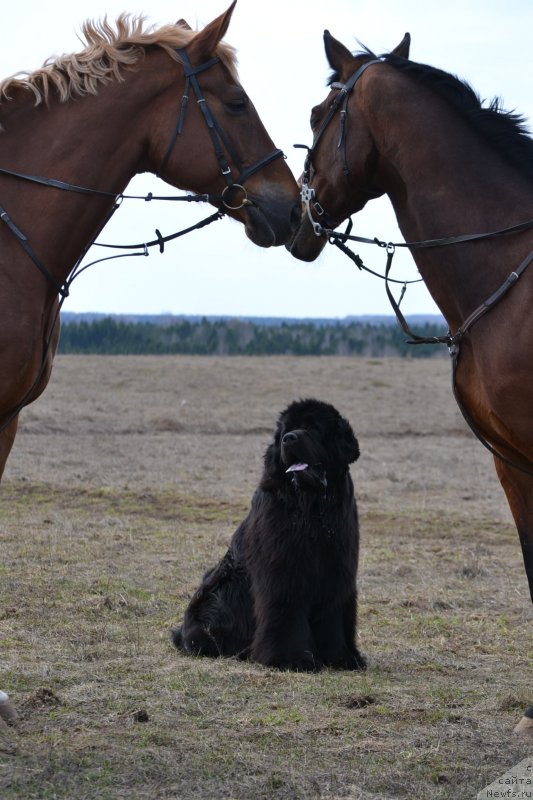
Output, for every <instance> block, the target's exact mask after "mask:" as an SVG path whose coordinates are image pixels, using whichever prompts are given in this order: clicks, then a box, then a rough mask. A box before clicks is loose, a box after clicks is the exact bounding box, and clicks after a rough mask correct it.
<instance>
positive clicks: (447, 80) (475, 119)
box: [328, 48, 533, 180]
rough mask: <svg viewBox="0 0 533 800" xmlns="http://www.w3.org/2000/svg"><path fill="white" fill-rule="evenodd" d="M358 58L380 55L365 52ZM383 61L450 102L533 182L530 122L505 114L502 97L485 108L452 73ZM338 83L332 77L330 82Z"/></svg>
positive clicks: (389, 57)
mask: <svg viewBox="0 0 533 800" xmlns="http://www.w3.org/2000/svg"><path fill="white" fill-rule="evenodd" d="M356 55H358V56H362V55H364V56H371V57H373V58H376V56H375V55H374V54H373V53H372V52H371V51H370V50H368V49H366V48H365V49H364V50H363V51H362V52H360V53H356ZM381 58H382V59H383V60H384V61H385V62H386V63H387V64H390V65H391V66H392V67H394V68H395V69H397V70H398V71H399V72H403V73H405V74H406V75H408V76H409V77H411V78H413V80H416V81H418V82H419V83H421V84H423V85H424V86H427V87H428V88H429V89H431V90H432V91H434V92H435V93H436V94H438V95H439V97H441V98H442V99H443V100H445V101H446V102H448V103H449V104H450V105H451V106H453V108H454V109H455V110H456V111H457V112H458V113H459V114H461V116H462V117H463V118H464V119H465V120H466V121H467V122H468V123H470V125H472V127H473V128H475V130H476V131H477V132H478V134H479V135H480V136H482V137H483V138H484V139H485V140H486V141H488V142H489V143H490V144H491V145H492V146H493V147H494V148H495V149H497V150H498V152H499V153H500V154H501V155H502V156H503V157H504V158H505V159H506V160H507V161H508V162H510V163H511V164H513V166H515V167H516V168H517V169H518V170H519V171H520V172H521V173H522V174H523V175H525V176H527V177H528V178H529V179H531V180H533V139H532V138H531V135H530V131H529V128H528V124H527V120H526V118H525V117H524V116H522V115H521V114H517V113H516V112H514V111H505V110H504V109H503V108H502V105H501V102H502V101H501V99H500V98H494V99H492V100H491V101H490V103H489V104H488V105H487V106H484V105H483V101H482V100H481V99H480V97H479V95H478V94H477V92H475V91H474V89H473V88H472V87H471V86H470V85H469V84H468V83H467V82H466V81H462V80H460V79H459V78H457V77H456V76H455V75H451V74H450V73H449V72H444V70H441V69H437V68H436V67H431V66H429V65H427V64H418V63H417V62H415V61H409V60H408V59H405V58H400V57H399V56H396V55H393V54H392V53H388V54H386V55H383V56H381ZM334 80H338V77H335V76H332V77H331V78H330V79H329V81H328V83H331V82H332V81H334Z"/></svg>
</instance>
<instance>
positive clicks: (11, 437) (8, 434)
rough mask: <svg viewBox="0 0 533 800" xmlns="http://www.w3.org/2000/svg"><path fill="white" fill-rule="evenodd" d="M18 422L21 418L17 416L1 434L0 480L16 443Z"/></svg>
mask: <svg viewBox="0 0 533 800" xmlns="http://www.w3.org/2000/svg"><path fill="white" fill-rule="evenodd" d="M18 421H19V418H18V414H17V416H16V417H15V418H14V419H13V420H11V422H10V423H9V425H7V426H6V427H5V428H4V430H3V431H1V432H0V479H1V478H2V475H3V474H4V468H5V466H6V461H7V457H8V455H9V453H10V452H11V448H12V447H13V442H14V441H15V436H16V435H17V426H18Z"/></svg>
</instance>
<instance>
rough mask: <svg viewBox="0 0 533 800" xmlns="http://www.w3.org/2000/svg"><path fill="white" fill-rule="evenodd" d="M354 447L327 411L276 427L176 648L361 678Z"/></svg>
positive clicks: (345, 428)
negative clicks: (245, 510)
mask: <svg viewBox="0 0 533 800" xmlns="http://www.w3.org/2000/svg"><path fill="white" fill-rule="evenodd" d="M358 456H359V447H358V444H357V440H356V438H355V436H354V433H353V431H352V429H351V427H350V425H349V423H348V422H347V421H346V420H345V419H343V417H341V415H340V414H339V412H338V411H337V410H336V409H335V408H334V407H333V406H332V405H330V404H329V403H323V402H321V401H319V400H313V399H308V400H300V401H298V402H294V403H292V404H291V405H290V406H289V407H288V408H287V409H285V411H283V412H282V413H281V415H280V417H279V420H278V424H277V428H276V431H275V434H274V440H273V442H272V443H271V444H270V445H269V447H268V449H267V451H266V453H265V457H264V471H263V476H262V478H261V482H260V484H259V488H258V489H257V490H256V492H255V494H254V496H253V499H252V504H251V509H250V512H249V514H248V516H247V517H246V519H245V520H244V521H243V522H242V523H241V524H240V525H239V527H238V528H237V530H236V532H235V534H234V535H233V538H232V540H231V543H230V546H229V549H228V551H227V553H226V555H225V556H224V558H223V559H222V561H221V562H220V563H219V564H218V565H217V566H216V567H214V568H213V569H211V570H210V571H209V572H207V573H206V574H205V576H204V578H203V581H202V583H201V584H200V587H199V589H198V590H197V592H196V593H195V595H194V596H193V598H192V600H191V602H190V603H189V606H188V608H187V610H186V611H185V616H184V619H183V623H182V625H181V627H180V628H178V629H177V630H175V631H174V632H173V642H174V644H175V645H176V647H177V648H178V649H180V650H185V651H187V652H189V653H192V654H194V655H204V656H238V657H240V658H249V659H251V660H253V661H257V662H259V663H261V664H266V665H268V666H271V667H278V668H280V669H294V670H310V671H316V670H319V669H321V668H322V667H323V666H329V667H335V668H337V669H364V668H365V660H364V658H363V657H362V656H361V654H360V653H359V652H358V650H357V648H356V645H355V637H356V598H357V593H356V585H355V579H356V572H357V557H358V549H359V528H358V519H357V506H356V503H355V497H354V489H353V483H352V479H351V477H350V472H349V466H348V465H349V464H351V463H352V462H353V461H355V460H356V459H357V458H358Z"/></svg>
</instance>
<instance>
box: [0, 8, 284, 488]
mask: <svg viewBox="0 0 533 800" xmlns="http://www.w3.org/2000/svg"><path fill="white" fill-rule="evenodd" d="M234 7H235V2H233V3H232V5H231V6H230V7H229V8H228V10H227V11H226V12H225V13H223V14H221V15H220V16H219V17H217V18H216V19H215V20H213V21H212V22H211V23H209V24H208V25H206V26H205V27H204V28H203V29H202V30H201V31H193V30H191V28H190V27H189V26H188V25H187V23H186V22H185V21H183V20H181V21H180V22H179V23H176V24H172V25H166V26H162V27H160V28H159V29H153V28H150V29H147V28H146V27H145V26H144V20H143V19H142V18H140V17H132V16H131V15H128V14H123V15H121V16H120V17H119V18H118V20H117V23H116V26H115V28H113V26H112V25H110V24H109V23H108V21H107V18H106V19H104V20H103V21H102V22H100V23H86V24H85V25H84V27H83V32H84V35H85V38H86V43H85V44H86V46H85V49H83V51H81V52H79V53H77V54H74V55H71V56H63V57H61V58H58V59H57V60H55V61H49V62H46V63H45V64H44V66H43V67H42V68H41V69H39V70H37V71H35V72H33V73H31V74H23V75H17V76H14V77H13V78H9V79H7V80H5V81H3V82H2V83H0V126H1V127H0V319H1V320H2V324H1V326H0V477H1V476H2V473H3V471H4V467H5V463H6V459H7V458H8V455H9V452H10V450H11V448H12V445H13V441H14V439H15V434H16V430H17V420H18V415H19V412H20V410H21V409H22V408H23V407H24V406H25V405H26V404H27V403H29V402H31V401H33V400H35V399H36V398H37V397H38V396H39V395H40V394H41V392H42V391H43V390H44V388H45V386H46V384H47V382H48V379H49V376H50V371H51V368H52V361H53V357H54V353H55V350H56V346H57V341H58V337H59V325H58V324H57V308H58V300H59V296H61V295H62V296H65V295H66V294H67V292H68V276H69V275H70V274H71V273H72V270H73V268H74V267H75V266H76V265H78V264H79V262H80V260H81V258H82V257H83V255H84V254H85V253H86V251H87V249H88V248H89V246H90V245H91V243H92V242H93V241H94V239H95V238H96V236H97V234H98V233H99V232H100V230H101V229H102V227H103V226H104V224H105V223H106V221H107V220H108V219H109V217H110V215H111V214H112V212H113V210H114V209H115V208H116V207H117V206H118V205H119V203H120V200H121V199H122V193H123V191H124V189H125V187H126V185H127V184H128V182H129V181H130V179H131V178H132V177H133V176H134V175H135V174H137V173H140V172H153V173H156V174H158V175H159V176H160V177H161V178H163V180H165V181H166V182H167V183H169V184H171V185H172V186H175V187H178V188H180V189H187V190H190V191H192V192H194V193H197V194H205V195H206V197H207V198H208V199H209V200H210V201H211V202H212V203H213V204H214V205H215V206H216V207H217V208H219V209H221V210H222V211H223V212H225V213H226V214H228V215H229V216H230V217H233V218H234V219H236V220H238V221H239V222H241V223H243V224H244V227H245V231H246V234H247V235H248V236H249V238H250V239H251V240H252V241H253V242H254V243H255V244H257V245H259V246H262V247H270V246H271V245H281V244H284V243H286V242H287V241H288V240H289V238H290V236H291V234H292V232H293V230H294V228H295V226H296V225H297V223H298V219H299V207H300V204H299V194H298V187H297V184H296V181H295V179H294V177H293V175H292V173H291V172H290V170H289V168H288V167H287V165H286V164H285V161H284V159H283V157H282V156H283V153H282V152H281V150H278V149H276V148H275V147H274V144H273V142H272V140H271V138H270V136H269V135H268V133H267V131H266V130H265V128H264V126H263V123H262V122H261V120H260V118H259V116H258V114H257V112H256V111H255V108H254V106H253V104H252V102H251V100H250V99H249V98H248V96H247V95H246V93H245V91H244V89H243V87H242V86H241V84H240V83H239V79H238V76H237V71H236V60H235V53H234V50H233V48H232V47H231V46H230V45H228V44H226V43H225V42H222V41H221V40H222V37H223V36H224V35H225V33H226V31H227V29H228V26H229V23H230V19H231V15H232V13H233V9H234ZM189 100H190V101H191V102H188V101H189ZM195 100H196V102H193V101H195Z"/></svg>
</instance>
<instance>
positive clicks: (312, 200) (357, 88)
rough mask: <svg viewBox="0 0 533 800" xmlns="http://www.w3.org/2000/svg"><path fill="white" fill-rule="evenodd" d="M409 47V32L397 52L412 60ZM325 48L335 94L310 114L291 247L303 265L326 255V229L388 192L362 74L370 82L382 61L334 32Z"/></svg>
mask: <svg viewBox="0 0 533 800" xmlns="http://www.w3.org/2000/svg"><path fill="white" fill-rule="evenodd" d="M409 43H410V37H409V34H405V36H404V38H403V40H402V41H401V42H400V44H399V45H398V47H396V48H395V49H394V50H393V51H392V52H393V53H394V54H395V55H398V56H401V57H402V58H407V57H408V55H409ZM324 44H325V48H326V56H327V59H328V61H329V64H330V67H331V68H332V70H333V74H332V76H331V79H330V81H329V85H330V91H329V94H328V96H327V97H326V99H325V100H324V101H323V102H322V103H320V105H317V106H315V107H314V108H313V109H312V111H311V129H312V131H313V144H312V146H311V148H309V150H308V154H307V157H306V162H305V167H304V172H303V174H302V176H301V177H300V187H301V192H302V204H303V206H302V219H301V222H300V226H299V228H298V230H297V231H296V233H295V235H294V238H293V240H292V242H291V243H290V244H289V245H287V247H288V248H289V250H290V252H291V253H292V255H293V256H295V257H296V258H299V259H302V260H303V261H313V260H314V259H315V258H317V256H318V255H319V254H320V252H321V251H322V249H323V247H324V245H325V243H326V241H327V238H326V236H325V235H324V234H323V233H321V230H322V229H323V228H328V229H333V228H336V227H337V225H340V223H341V222H342V221H343V220H345V219H347V218H348V217H349V216H350V215H351V214H354V213H355V212H357V211H360V210H361V209H362V208H363V206H364V205H365V204H366V203H367V202H368V200H370V199H372V198H375V197H379V196H380V195H382V194H383V191H384V190H383V188H382V187H381V185H380V166H381V165H380V158H379V154H378V151H377V149H376V146H375V142H374V140H373V138H372V135H371V133H370V130H369V128H368V126H367V124H366V122H365V114H364V113H363V111H364V108H365V105H364V104H365V92H364V83H365V80H364V78H363V75H366V78H367V79H368V78H369V76H370V71H371V70H372V69H375V68H379V67H375V66H374V65H376V64H378V62H379V61H380V59H378V58H376V57H375V56H373V55H372V54H371V53H365V54H363V55H357V56H354V55H352V54H351V53H350V51H349V50H348V49H347V48H346V47H345V46H344V45H343V44H341V42H339V41H338V40H337V39H335V38H334V37H333V36H332V35H331V34H330V32H329V31H325V32H324ZM367 69H368V70H369V72H368V74H367Z"/></svg>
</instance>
